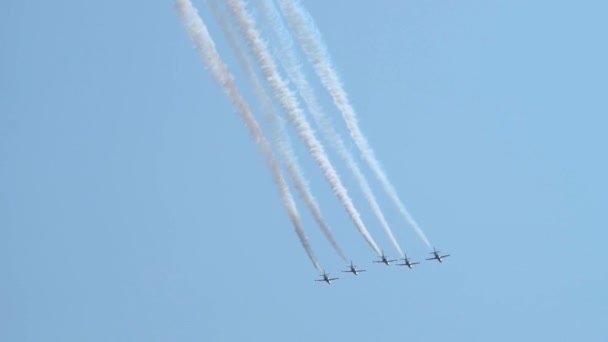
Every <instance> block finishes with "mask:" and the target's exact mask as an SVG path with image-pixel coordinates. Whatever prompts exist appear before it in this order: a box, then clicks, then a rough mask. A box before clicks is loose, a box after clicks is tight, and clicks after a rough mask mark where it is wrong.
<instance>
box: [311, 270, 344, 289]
mask: <svg viewBox="0 0 608 342" xmlns="http://www.w3.org/2000/svg"><path fill="white" fill-rule="evenodd" d="M321 276H322V277H323V278H322V279H315V281H324V282H326V283H328V284H330V285H331V281H332V280H337V279H340V278H330V277H329V274H327V273H325V270H323V274H321Z"/></svg>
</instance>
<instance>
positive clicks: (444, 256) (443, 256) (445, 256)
mask: <svg viewBox="0 0 608 342" xmlns="http://www.w3.org/2000/svg"><path fill="white" fill-rule="evenodd" d="M449 256H450V255H449V254H446V255H442V256H441V257H442V258H447V257H449Z"/></svg>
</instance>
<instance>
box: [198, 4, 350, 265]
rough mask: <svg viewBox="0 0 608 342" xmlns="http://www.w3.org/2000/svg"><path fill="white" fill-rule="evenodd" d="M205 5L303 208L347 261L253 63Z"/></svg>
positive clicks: (229, 28)
mask: <svg viewBox="0 0 608 342" xmlns="http://www.w3.org/2000/svg"><path fill="white" fill-rule="evenodd" d="M208 4H209V7H210V8H211V10H212V12H213V14H214V15H215V17H216V18H217V20H218V23H219V24H220V27H221V29H222V31H223V32H224V35H225V36H226V38H227V40H228V42H229V44H230V46H231V47H232V49H233V50H234V52H235V53H236V55H237V58H238V61H239V64H240V65H241V68H242V69H243V70H245V72H246V74H247V78H248V79H249V82H250V83H251V85H252V86H253V90H254V93H255V95H256V97H257V98H258V99H259V100H260V102H261V105H262V110H263V112H264V113H265V115H266V120H267V121H268V122H269V123H270V126H271V127H272V136H273V140H274V141H276V142H277V145H278V150H279V154H280V156H281V158H282V160H283V162H284V163H285V165H286V168H287V173H288V174H289V176H290V177H291V178H292V180H293V182H294V184H295V187H296V190H297V191H298V193H299V194H300V196H301V197H302V199H303V200H304V203H306V206H307V207H308V209H309V210H310V211H311V213H312V216H313V218H314V219H315V221H316V222H317V224H318V226H319V227H320V228H321V230H322V231H323V234H324V235H325V237H326V238H327V240H328V241H329V242H330V244H331V245H332V247H333V248H334V250H335V251H336V253H338V255H339V256H340V258H342V260H343V261H345V262H346V261H347V260H348V258H346V256H345V255H344V252H343V251H342V249H341V248H340V246H339V245H338V243H337V241H336V239H335V238H334V236H333V233H332V232H331V229H330V228H329V226H328V225H327V223H326V222H325V219H324V218H323V215H322V214H321V209H320V208H319V205H318V203H317V201H316V199H315V198H314V196H313V194H312V192H311V190H310V187H309V185H308V182H307V181H306V179H305V178H304V173H303V172H302V170H301V168H300V165H299V163H298V161H297V159H296V157H295V154H294V153H293V149H292V148H291V142H290V141H289V136H288V135H287V132H285V130H284V128H283V123H282V122H280V120H281V117H280V116H279V114H278V113H277V112H276V110H275V108H274V106H273V104H272V100H271V99H270V97H269V96H268V94H267V93H266V91H265V90H264V87H263V86H262V84H261V83H260V80H259V78H258V76H257V75H256V73H255V71H254V70H253V66H252V61H251V60H250V58H249V55H247V53H246V52H245V51H243V50H242V49H241V47H240V45H239V44H238V42H237V39H236V37H235V36H234V32H233V31H232V26H230V24H229V23H228V22H227V21H226V18H225V16H224V14H223V13H222V11H221V9H220V8H218V6H217V4H216V3H215V0H209V1H208Z"/></svg>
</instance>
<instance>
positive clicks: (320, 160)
mask: <svg viewBox="0 0 608 342" xmlns="http://www.w3.org/2000/svg"><path fill="white" fill-rule="evenodd" d="M228 8H229V9H230V11H231V12H232V14H233V15H234V17H235V19H236V21H237V23H238V25H239V27H240V29H241V33H242V34H243V35H244V36H245V38H246V41H247V44H248V45H249V47H250V49H251V52H252V53H253V55H254V56H255V58H256V60H257V62H258V63H259V64H260V67H261V69H262V72H263V74H264V76H265V77H266V79H267V81H268V83H269V85H270V87H271V89H272V92H273V95H275V98H276V100H277V101H278V102H279V103H280V104H281V106H282V107H283V109H284V110H285V112H286V113H287V116H288V117H289V119H290V121H291V123H292V124H293V125H294V127H295V129H296V131H297V133H298V135H299V136H300V138H301V139H302V140H303V141H304V143H305V144H306V146H307V148H308V150H309V152H310V154H311V156H312V157H313V159H314V160H315V161H316V162H317V164H318V165H319V167H320V168H321V171H322V172H323V175H324V176H325V179H326V180H327V181H328V183H329V184H330V185H331V188H332V190H333V191H334V193H335V194H336V196H337V197H338V198H339V199H340V201H341V202H342V204H343V205H344V207H345V209H346V211H347V212H348V214H349V216H350V218H351V219H352V220H353V222H354V224H355V226H356V228H357V229H358V230H359V232H360V233H361V234H362V235H363V237H364V238H365V240H366V241H367V243H368V244H369V245H370V246H371V247H372V249H373V250H374V251H375V252H376V253H377V254H380V250H379V248H378V246H377V245H376V242H374V240H373V239H372V237H371V236H370V235H369V232H368V231H367V228H366V227H365V225H364V224H363V221H362V220H361V217H360V215H359V212H358V211H357V209H356V208H355V206H354V204H353V203H352V200H351V198H350V197H349V196H348V192H347V191H346V188H345V187H344V185H343V184H342V181H341V180H340V178H339V176H338V174H337V172H336V170H335V169H334V167H333V166H332V165H331V163H330V162H329V159H328V157H327V155H326V154H325V150H324V149H323V146H322V145H321V143H320V142H319V141H318V140H317V138H316V137H315V135H314V133H313V131H312V128H311V127H310V125H309V124H308V121H306V118H305V117H304V115H303V113H302V110H301V109H300V107H299V104H298V101H297V99H296V98H295V96H294V94H293V93H292V92H291V91H290V90H289V88H288V87H287V84H286V83H285V81H284V80H283V79H282V78H281V76H280V75H279V72H278V68H277V66H276V63H275V61H274V60H273V59H272V57H271V56H270V53H269V52H268V47H267V46H266V43H265V42H264V41H263V40H262V38H261V37H260V33H259V32H258V30H257V28H256V25H255V22H254V20H253V17H251V15H250V14H249V13H248V12H247V9H246V8H245V4H244V2H243V1H242V0H228Z"/></svg>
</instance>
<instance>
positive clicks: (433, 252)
mask: <svg viewBox="0 0 608 342" xmlns="http://www.w3.org/2000/svg"><path fill="white" fill-rule="evenodd" d="M439 252H440V251H438V250H436V249H435V247H433V251H432V252H431V253H429V254H433V257H432V258H428V259H426V260H437V261H439V262H443V261H441V259H443V258H447V257H449V256H450V255H449V254H446V255H441V256H440V255H439Z"/></svg>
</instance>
